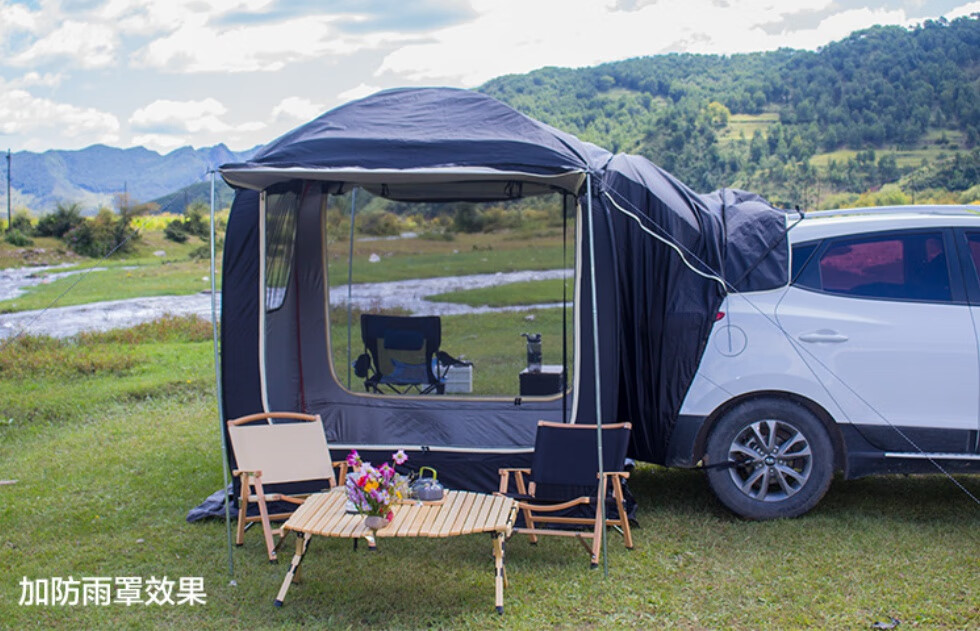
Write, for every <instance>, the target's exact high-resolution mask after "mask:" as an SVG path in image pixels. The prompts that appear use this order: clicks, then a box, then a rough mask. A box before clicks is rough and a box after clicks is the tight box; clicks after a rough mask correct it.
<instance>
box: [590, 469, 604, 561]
mask: <svg viewBox="0 0 980 631" xmlns="http://www.w3.org/2000/svg"><path fill="white" fill-rule="evenodd" d="M596 499H597V501H596V505H595V527H594V528H593V530H592V568H593V569H595V568H597V567H599V555H600V554H601V552H602V538H603V537H604V536H605V534H606V519H605V517H606V478H605V476H603V477H602V479H601V480H599V493H598V494H597V498H596Z"/></svg>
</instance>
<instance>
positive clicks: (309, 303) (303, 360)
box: [295, 187, 346, 409]
mask: <svg viewBox="0 0 980 631" xmlns="http://www.w3.org/2000/svg"><path fill="white" fill-rule="evenodd" d="M325 197H326V193H321V192H320V190H319V187H317V188H316V189H315V190H311V191H310V192H309V195H308V196H307V199H306V201H304V203H303V207H302V209H301V212H300V216H299V234H298V235H297V241H296V260H297V261H306V263H305V264H303V265H299V266H297V269H296V270H295V273H296V274H297V278H296V286H297V287H298V288H299V290H300V300H299V303H300V340H301V342H302V343H301V344H300V357H299V359H300V368H301V370H302V372H301V376H302V384H301V386H302V391H301V400H302V403H303V405H304V407H305V408H306V409H312V408H311V403H310V402H311V401H313V400H314V399H316V398H318V397H322V396H323V395H324V393H325V392H327V391H329V390H332V389H333V388H334V387H335V383H334V381H333V375H332V371H331V369H330V365H331V357H330V347H329V345H328V342H327V318H328V312H327V294H326V283H327V280H326V278H325V275H326V271H325V268H324V266H325V261H324V258H323V257H324V256H325V254H326V253H325V251H324V249H323V248H324V243H323V240H324V236H325V235H324V228H323V217H322V212H321V208H323V202H324V201H325ZM345 345H346V341H345Z"/></svg>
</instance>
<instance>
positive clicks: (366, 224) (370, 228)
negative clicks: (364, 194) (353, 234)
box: [358, 210, 401, 237]
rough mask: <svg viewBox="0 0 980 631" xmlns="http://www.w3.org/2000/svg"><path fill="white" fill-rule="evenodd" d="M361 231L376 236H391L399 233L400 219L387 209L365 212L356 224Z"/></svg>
mask: <svg viewBox="0 0 980 631" xmlns="http://www.w3.org/2000/svg"><path fill="white" fill-rule="evenodd" d="M358 227H359V228H360V229H361V232H363V233H364V234H369V235H372V236H376V237H391V236H395V235H397V234H400V233H401V220H400V219H399V218H398V215H396V214H395V213H391V212H388V211H387V210H379V211H375V212H369V213H365V214H364V215H363V216H362V218H361V223H359V224H358Z"/></svg>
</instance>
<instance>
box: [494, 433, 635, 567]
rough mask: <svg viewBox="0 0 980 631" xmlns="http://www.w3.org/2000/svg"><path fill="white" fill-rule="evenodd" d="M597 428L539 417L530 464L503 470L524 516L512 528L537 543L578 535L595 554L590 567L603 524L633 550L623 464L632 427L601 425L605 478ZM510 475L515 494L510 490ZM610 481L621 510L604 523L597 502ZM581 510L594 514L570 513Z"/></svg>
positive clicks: (504, 484) (505, 486)
mask: <svg viewBox="0 0 980 631" xmlns="http://www.w3.org/2000/svg"><path fill="white" fill-rule="evenodd" d="M596 429H597V428H596V426H595V425H577V424H575V425H572V424H566V423H549V422H548V421H539V422H538V433H537V435H536V437H535V439H534V455H533V456H532V458H531V468H530V469H501V470H500V489H499V493H500V494H502V495H507V496H509V497H513V498H514V499H516V500H517V501H518V508H519V509H520V511H521V514H522V515H523V517H524V526H523V527H521V528H515V529H514V532H520V533H524V534H527V535H529V536H530V538H531V543H537V541H538V536H539V535H556V536H560V537H577V538H578V540H579V541H580V542H581V543H582V545H584V546H585V548H586V549H587V550H588V551H589V553H590V554H591V557H592V567H597V565H598V563H599V548H600V545H601V541H602V539H601V533H602V530H603V528H604V527H605V526H616V527H618V528H619V530H620V531H621V532H622V534H623V539H624V540H625V544H626V547H627V548H629V549H632V548H633V534H632V532H631V531H630V523H629V517H628V515H627V512H626V506H625V497H624V494H623V485H622V480H625V479H626V478H628V477H629V473H628V472H626V471H625V470H624V468H625V463H626V448H627V446H628V444H629V435H630V429H631V425H630V424H629V423H616V424H608V425H603V426H602V463H603V476H602V479H599V456H598V449H597V446H596V442H597V436H596V434H597V432H596ZM511 477H513V478H514V486H515V487H516V490H517V492H516V493H514V492H512V491H511V490H510V488H509V487H510V478H511ZM610 485H611V487H612V495H613V498H614V500H615V504H616V513H617V514H616V515H615V516H612V515H606V516H605V523H604V524H603V522H602V519H601V518H600V511H599V506H600V505H601V504H600V503H601V502H603V501H604V500H605V498H606V494H607V490H608V489H609V487H610ZM578 510H582V511H583V512H584V511H586V510H587V511H589V512H594V515H591V516H588V517H585V516H578V515H573V514H569V513H570V512H574V511H578ZM542 525H544V526H545V527H544V528H542V527H541V526H542ZM583 526H591V527H592V528H591V531H589V530H581V528H582V527H583ZM576 528H578V529H576ZM586 539H592V544H591V545H589V544H588V543H586V542H585V540H586Z"/></svg>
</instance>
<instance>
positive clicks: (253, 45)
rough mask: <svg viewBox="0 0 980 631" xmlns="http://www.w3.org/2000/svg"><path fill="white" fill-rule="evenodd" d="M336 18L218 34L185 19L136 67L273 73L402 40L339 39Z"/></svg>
mask: <svg viewBox="0 0 980 631" xmlns="http://www.w3.org/2000/svg"><path fill="white" fill-rule="evenodd" d="M339 17H340V16H337V15H333V16H328V15H311V16H308V17H304V18H302V19H294V20H287V21H284V22H277V23H268V24H254V25H249V26H235V27H231V28H226V29H223V30H222V29H218V28H215V27H214V26H212V25H211V23H210V22H209V21H208V19H207V17H206V16H204V15H197V16H190V17H188V18H187V19H186V20H185V21H184V23H183V24H181V25H180V27H179V28H177V29H176V30H175V31H173V32H172V33H170V34H168V35H166V36H164V37H160V38H158V39H156V40H154V41H152V42H150V43H149V44H148V45H147V46H146V47H145V48H144V49H143V50H142V51H141V52H140V53H139V54H138V55H137V57H136V60H135V63H136V65H137V66H141V67H149V68H158V69H161V70H167V71H171V72H273V71H276V70H281V69H282V68H284V67H285V66H286V65H287V64H290V63H294V62H298V61H304V60H309V59H316V58H331V57H333V58H340V57H346V56H348V55H352V54H354V53H355V52H358V51H361V50H366V49H373V48H377V47H378V46H380V45H382V44H383V43H385V42H390V41H395V40H404V39H406V36H401V35H397V34H394V33H370V34H365V35H362V36H358V37H352V36H348V35H344V34H343V33H341V32H340V31H339V30H337V29H336V28H335V27H334V26H333V25H332V24H331V23H332V22H334V21H336V20H337V19H339Z"/></svg>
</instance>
